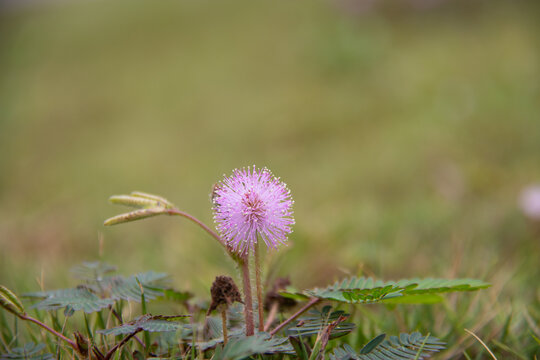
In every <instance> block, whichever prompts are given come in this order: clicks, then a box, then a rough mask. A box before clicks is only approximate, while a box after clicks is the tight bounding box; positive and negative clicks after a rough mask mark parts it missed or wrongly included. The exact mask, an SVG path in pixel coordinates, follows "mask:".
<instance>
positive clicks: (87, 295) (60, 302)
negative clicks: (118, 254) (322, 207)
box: [24, 263, 168, 313]
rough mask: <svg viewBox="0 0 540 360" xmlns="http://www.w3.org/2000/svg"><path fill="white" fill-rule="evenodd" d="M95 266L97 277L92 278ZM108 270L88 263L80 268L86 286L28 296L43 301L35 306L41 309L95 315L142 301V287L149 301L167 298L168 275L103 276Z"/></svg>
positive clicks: (150, 272)
mask: <svg viewBox="0 0 540 360" xmlns="http://www.w3.org/2000/svg"><path fill="white" fill-rule="evenodd" d="M94 266H95V269H96V270H95V273H94V275H95V276H94V275H91V272H92V268H93V267H94ZM108 269H111V267H110V266H103V265H97V264H96V265H94V263H87V264H86V265H83V266H82V267H79V268H78V269H77V273H78V274H79V275H81V276H84V277H85V278H86V279H87V284H86V285H81V286H78V287H77V288H75V289H63V290H52V291H41V292H34V293H28V294H24V296H26V297H30V298H39V299H42V300H41V301H40V302H38V303H37V304H35V305H33V307H34V308H37V309H41V310H56V309H60V308H68V309H69V310H70V311H78V310H83V311H84V312H86V313H92V312H96V311H99V310H101V309H103V308H105V307H108V306H109V305H113V304H114V303H115V302H116V301H117V300H121V299H122V300H128V301H136V302H140V301H141V298H142V297H141V287H142V291H144V296H145V299H147V300H153V299H155V298H157V297H159V296H163V291H164V290H165V289H166V288H167V287H168V286H167V280H168V275H167V274H164V273H156V272H153V271H149V272H145V273H140V274H137V275H132V276H130V277H128V278H126V277H123V276H107V277H101V276H100V274H103V272H104V271H109V270H108ZM137 280H138V281H139V283H140V286H139V283H138V282H137Z"/></svg>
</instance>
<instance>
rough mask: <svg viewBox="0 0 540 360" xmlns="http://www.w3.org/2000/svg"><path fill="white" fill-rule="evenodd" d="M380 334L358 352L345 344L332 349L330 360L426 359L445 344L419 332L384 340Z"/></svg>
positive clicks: (383, 336)
mask: <svg viewBox="0 0 540 360" xmlns="http://www.w3.org/2000/svg"><path fill="white" fill-rule="evenodd" d="M384 338H385V335H384V334H381V335H379V336H377V337H375V338H374V339H373V340H371V341H370V342H369V343H368V344H367V345H366V346H364V347H363V348H362V349H361V350H360V352H358V353H357V352H356V351H355V350H354V349H353V348H352V347H350V346H349V345H347V344H345V345H343V346H342V347H338V348H336V349H334V352H333V354H330V359H331V360H353V359H354V360H371V359H377V360H387V359H388V360H394V359H400V360H407V359H410V360H413V359H418V360H421V359H426V358H427V357H429V356H431V355H432V354H433V353H435V352H438V351H440V350H442V349H444V345H445V343H444V342H442V341H440V340H439V339H437V338H435V337H433V336H429V335H428V336H422V334H420V333H419V332H414V333H412V334H405V333H402V334H400V335H399V337H398V336H390V337H389V338H388V339H386V340H385V339H384Z"/></svg>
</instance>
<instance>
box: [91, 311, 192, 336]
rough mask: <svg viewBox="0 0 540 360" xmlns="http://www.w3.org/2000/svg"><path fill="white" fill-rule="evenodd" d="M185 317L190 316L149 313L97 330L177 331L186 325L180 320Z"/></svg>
mask: <svg viewBox="0 0 540 360" xmlns="http://www.w3.org/2000/svg"><path fill="white" fill-rule="evenodd" d="M185 317H189V315H175V316H162V315H156V316H152V315H149V314H147V315H143V316H140V317H138V318H137V319H135V320H134V321H131V322H129V323H125V324H122V325H120V326H117V327H114V328H110V329H104V330H98V331H97V332H98V333H101V334H104V335H115V336H116V335H121V334H132V333H134V332H138V331H143V330H144V331H149V332H163V331H177V330H180V329H181V328H182V327H183V326H184V325H183V323H182V322H180V321H178V320H180V319H182V318H185Z"/></svg>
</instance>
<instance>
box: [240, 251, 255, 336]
mask: <svg viewBox="0 0 540 360" xmlns="http://www.w3.org/2000/svg"><path fill="white" fill-rule="evenodd" d="M241 269H242V283H243V287H244V316H245V318H246V336H252V335H253V334H255V327H254V325H253V298H252V296H251V280H250V277H249V250H248V253H247V254H246V256H245V257H244V258H243V261H242V264H241Z"/></svg>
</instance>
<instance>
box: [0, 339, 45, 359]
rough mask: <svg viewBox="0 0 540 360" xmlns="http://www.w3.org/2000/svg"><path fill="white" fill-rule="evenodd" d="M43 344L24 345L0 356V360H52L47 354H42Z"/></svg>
mask: <svg viewBox="0 0 540 360" xmlns="http://www.w3.org/2000/svg"><path fill="white" fill-rule="evenodd" d="M44 349H45V344H34V343H32V342H30V343H28V344H25V345H24V346H23V347H18V348H15V349H12V350H11V352H9V353H7V354H2V355H0V360H15V359H25V360H49V359H53V358H54V357H53V355H52V354H49V353H43V350H44Z"/></svg>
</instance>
